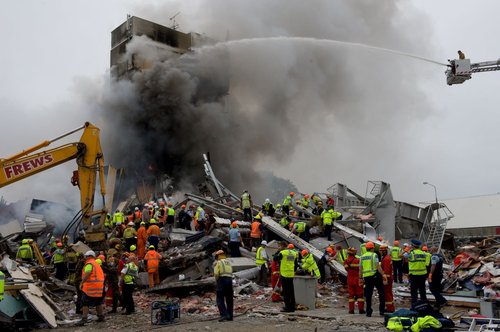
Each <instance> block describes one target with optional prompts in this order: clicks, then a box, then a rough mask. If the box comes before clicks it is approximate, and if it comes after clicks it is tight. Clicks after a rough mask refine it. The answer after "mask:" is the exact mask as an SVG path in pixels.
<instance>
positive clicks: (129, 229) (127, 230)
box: [123, 227, 137, 239]
mask: <svg viewBox="0 0 500 332" xmlns="http://www.w3.org/2000/svg"><path fill="white" fill-rule="evenodd" d="M136 234H137V233H136V232H135V229H134V228H133V227H127V228H125V230H124V231H123V238H124V239H130V238H133V237H134V236H135V235H136Z"/></svg>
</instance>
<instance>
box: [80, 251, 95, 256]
mask: <svg viewBox="0 0 500 332" xmlns="http://www.w3.org/2000/svg"><path fill="white" fill-rule="evenodd" d="M83 256H84V257H95V252H94V251H93V250H89V251H87V252H86V253H85V255H83Z"/></svg>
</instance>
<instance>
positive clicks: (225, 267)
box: [214, 250, 234, 322]
mask: <svg viewBox="0 0 500 332" xmlns="http://www.w3.org/2000/svg"><path fill="white" fill-rule="evenodd" d="M214 256H215V259H216V261H215V262H214V278H215V280H216V282H217V290H216V294H217V308H218V309H219V314H220V319H219V322H223V321H226V320H228V321H231V320H233V296H234V295H233V268H232V267H231V264H230V263H229V261H228V260H226V254H225V253H224V250H218V251H216V252H215V253H214Z"/></svg>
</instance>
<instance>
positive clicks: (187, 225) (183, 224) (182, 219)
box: [177, 204, 192, 231]
mask: <svg viewBox="0 0 500 332" xmlns="http://www.w3.org/2000/svg"><path fill="white" fill-rule="evenodd" d="M177 219H178V220H179V227H180V228H182V229H187V230H189V231H190V230H191V220H192V218H191V216H190V215H189V214H188V213H187V211H186V205H185V204H182V205H181V210H180V211H179V214H178V215H177Z"/></svg>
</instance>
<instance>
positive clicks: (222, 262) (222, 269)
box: [214, 259, 233, 278]
mask: <svg viewBox="0 0 500 332" xmlns="http://www.w3.org/2000/svg"><path fill="white" fill-rule="evenodd" d="M214 271H217V272H218V273H219V274H218V276H217V278H220V277H229V278H232V277H233V268H232V267H231V264H229V262H228V261H226V259H219V260H218V261H217V263H215V268H214Z"/></svg>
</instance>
